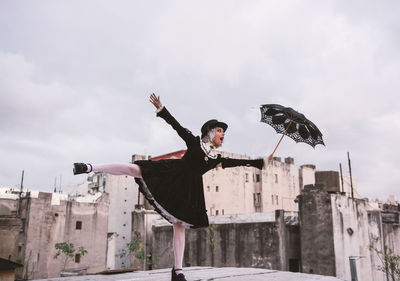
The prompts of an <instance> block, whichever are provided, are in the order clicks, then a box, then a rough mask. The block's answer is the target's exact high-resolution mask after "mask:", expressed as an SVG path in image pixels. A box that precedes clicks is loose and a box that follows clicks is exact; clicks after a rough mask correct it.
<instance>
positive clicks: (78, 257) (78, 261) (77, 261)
mask: <svg viewBox="0 0 400 281" xmlns="http://www.w3.org/2000/svg"><path fill="white" fill-rule="evenodd" d="M80 262H81V255H80V254H76V255H75V263H80Z"/></svg>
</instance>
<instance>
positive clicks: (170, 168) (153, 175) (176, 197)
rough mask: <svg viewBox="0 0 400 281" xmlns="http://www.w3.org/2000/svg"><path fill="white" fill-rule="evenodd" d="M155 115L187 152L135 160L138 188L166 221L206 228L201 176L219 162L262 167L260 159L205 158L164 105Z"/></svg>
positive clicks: (195, 138)
mask: <svg viewBox="0 0 400 281" xmlns="http://www.w3.org/2000/svg"><path fill="white" fill-rule="evenodd" d="M157 116H159V117H161V118H163V119H164V120H165V121H166V122H167V123H169V124H170V125H171V126H172V128H174V129H175V131H176V132H177V133H178V135H179V136H180V137H181V138H182V139H183V140H184V141H185V143H186V146H187V151H186V153H185V155H184V156H183V157H182V158H181V159H163V160H158V161H152V160H139V161H135V164H137V165H139V166H140V168H141V170H142V178H135V180H136V182H137V183H138V184H139V190H140V192H142V193H143V194H144V196H145V197H146V199H147V200H148V201H149V203H150V204H151V205H152V206H153V207H154V208H155V210H156V211H157V212H158V213H159V214H160V215H161V216H163V217H164V218H165V219H166V220H168V221H169V222H170V223H175V222H182V223H183V224H184V225H185V226H186V227H191V228H198V227H207V226H208V225H209V224H208V217H207V211H206V207H205V202H204V190H203V178H202V175H203V174H204V173H206V172H207V171H209V170H211V169H213V168H215V167H216V166H217V164H219V163H221V164H222V167H223V168H226V167H235V166H253V167H257V168H259V169H262V167H263V165H264V160H263V159H256V160H247V159H230V158H223V157H221V155H220V154H218V156H217V158H216V159H212V158H209V157H206V154H205V152H204V151H203V149H202V148H201V146H200V141H201V140H200V137H198V136H197V137H195V136H193V134H192V133H191V132H190V131H189V130H187V129H186V128H183V127H182V126H181V125H180V124H179V123H178V121H176V119H175V118H174V117H173V116H172V115H171V114H170V113H169V112H168V110H167V109H166V108H165V107H164V108H163V109H162V110H161V111H160V112H158V113H157Z"/></svg>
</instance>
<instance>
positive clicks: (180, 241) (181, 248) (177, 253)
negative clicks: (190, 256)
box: [173, 223, 185, 274]
mask: <svg viewBox="0 0 400 281" xmlns="http://www.w3.org/2000/svg"><path fill="white" fill-rule="evenodd" d="M173 229H174V237H173V247H174V258H175V263H174V268H175V269H180V270H176V271H175V272H176V274H179V273H181V269H182V261H183V253H184V252H185V227H184V226H183V225H182V224H181V223H174V224H173Z"/></svg>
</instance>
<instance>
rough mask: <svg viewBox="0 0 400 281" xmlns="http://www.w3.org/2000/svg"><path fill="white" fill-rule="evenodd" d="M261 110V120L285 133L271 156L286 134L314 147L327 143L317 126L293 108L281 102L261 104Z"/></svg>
mask: <svg viewBox="0 0 400 281" xmlns="http://www.w3.org/2000/svg"><path fill="white" fill-rule="evenodd" d="M260 110H261V122H264V123H267V124H269V125H271V126H272V127H273V128H274V129H275V131H276V132H277V133H279V134H283V135H282V137H281V139H280V140H279V142H278V144H277V146H276V147H275V149H274V151H273V152H272V154H271V157H272V156H273V155H274V153H275V151H276V149H277V148H278V146H279V144H280V143H281V141H282V139H283V137H284V136H285V135H286V136H288V137H290V138H292V139H293V140H294V141H295V142H305V143H307V144H309V145H311V146H312V147H314V148H315V146H316V145H317V144H323V145H325V144H324V141H323V140H322V134H321V132H320V131H319V129H318V128H317V126H315V125H314V123H313V122H311V121H310V120H308V119H307V118H306V117H305V116H304V115H303V114H301V113H298V112H297V111H295V110H293V108H290V107H284V106H282V105H279V104H264V105H261V107H260Z"/></svg>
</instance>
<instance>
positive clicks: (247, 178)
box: [245, 173, 249, 182]
mask: <svg viewBox="0 0 400 281" xmlns="http://www.w3.org/2000/svg"><path fill="white" fill-rule="evenodd" d="M245 181H246V182H249V174H248V173H246V175H245Z"/></svg>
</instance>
